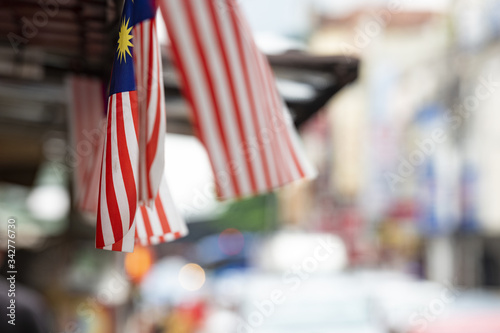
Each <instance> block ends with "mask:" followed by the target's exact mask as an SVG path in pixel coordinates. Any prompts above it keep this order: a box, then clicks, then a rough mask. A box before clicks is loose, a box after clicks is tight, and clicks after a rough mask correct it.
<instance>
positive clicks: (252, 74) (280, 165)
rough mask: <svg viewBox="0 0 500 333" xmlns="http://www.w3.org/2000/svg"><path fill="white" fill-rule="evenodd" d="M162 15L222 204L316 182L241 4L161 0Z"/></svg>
mask: <svg viewBox="0 0 500 333" xmlns="http://www.w3.org/2000/svg"><path fill="white" fill-rule="evenodd" d="M160 8H161V12H162V15H163V18H164V20H165V23H166V26H167V32H168V35H169V39H170V47H171V51H172V57H173V60H174V62H175V65H176V66H175V67H176V69H177V71H178V73H179V77H180V78H181V81H182V82H181V83H182V88H183V93H184V95H185V97H186V99H187V100H188V102H189V104H190V109H191V116H192V117H191V118H192V119H193V126H194V129H195V132H196V134H197V136H198V138H199V139H200V141H201V142H202V144H203V145H204V146H205V148H206V150H207V152H208V155H209V157H210V162H211V164H212V169H213V172H214V176H215V182H216V184H215V185H216V192H217V195H218V197H219V198H220V199H231V198H241V197H246V196H250V195H255V194H260V193H265V192H269V191H271V190H272V189H274V188H277V187H280V186H283V185H285V184H288V183H291V182H293V181H296V180H299V179H305V178H313V177H315V175H316V171H315V170H314V168H313V167H312V165H310V164H309V162H308V161H307V159H306V157H305V154H304V152H303V149H302V148H301V147H300V142H299V139H298V134H297V132H296V130H295V129H294V127H293V124H292V120H291V117H290V115H289V112H288V110H287V108H286V106H285V105H284V103H283V101H282V99H281V97H280V96H279V94H278V91H277V87H276V83H275V80H274V77H273V73H272V72H271V69H270V66H269V64H268V62H267V59H266V58H265V57H264V56H263V54H261V53H260V51H259V50H258V49H257V47H256V45H255V42H254V40H253V37H252V34H251V31H250V29H249V28H248V25H247V23H246V21H245V19H244V17H243V15H242V13H241V12H240V9H239V7H238V5H237V3H236V2H235V1H234V0H162V1H161V2H160Z"/></svg>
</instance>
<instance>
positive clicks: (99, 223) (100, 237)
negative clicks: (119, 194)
mask: <svg viewBox="0 0 500 333" xmlns="http://www.w3.org/2000/svg"><path fill="white" fill-rule="evenodd" d="M112 98H113V96H111V97H110V98H109V102H108V115H110V114H111V99H112ZM110 133H111V131H110V123H109V122H108V126H107V137H108V138H109V137H110ZM108 144H109V141H106V145H108ZM106 151H107V147H106V149H103V152H102V154H103V157H102V161H101V173H102V169H103V163H104V153H105V152H106ZM101 182H102V177H100V179H99V188H102V184H101ZM101 193H102V192H101V191H99V198H98V201H97V228H96V235H95V238H96V240H95V243H96V247H101V248H102V247H103V246H104V236H103V234H102V220H101Z"/></svg>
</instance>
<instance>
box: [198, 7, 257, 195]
mask: <svg viewBox="0 0 500 333" xmlns="http://www.w3.org/2000/svg"><path fill="white" fill-rule="evenodd" d="M207 4H208V8H209V12H210V16H211V19H212V23H213V25H214V28H215V32H216V37H217V42H218V44H219V50H220V52H221V55H222V59H223V62H224V69H225V75H226V78H227V80H228V81H229V90H230V92H231V94H230V97H231V102H232V104H233V107H234V111H235V115H236V122H237V126H238V134H239V137H240V141H241V143H242V144H245V143H247V138H248V134H247V133H245V128H244V126H243V121H242V119H241V113H242V111H241V109H240V103H241V101H238V97H237V96H236V84H235V82H234V78H233V75H232V70H231V67H230V64H229V59H228V55H227V50H226V43H228V41H226V40H223V36H222V32H221V27H220V22H219V20H218V17H217V13H216V12H215V10H216V9H215V7H214V2H213V1H208V3H207ZM243 155H244V159H245V162H246V166H247V171H248V175H249V176H250V185H251V188H252V192H254V193H255V192H257V185H256V181H255V170H254V169H253V166H252V163H251V161H250V159H249V156H248V154H243Z"/></svg>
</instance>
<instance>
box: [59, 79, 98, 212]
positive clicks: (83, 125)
mask: <svg viewBox="0 0 500 333" xmlns="http://www.w3.org/2000/svg"><path fill="white" fill-rule="evenodd" d="M66 86H67V89H68V97H69V108H68V110H69V113H68V116H69V117H68V118H69V122H70V129H71V131H70V133H71V149H70V150H69V152H70V154H69V160H68V166H69V167H70V168H71V169H72V170H73V190H74V192H73V193H74V195H73V198H74V203H75V207H76V208H77V209H78V210H79V211H85V212H92V213H94V214H95V212H97V199H98V193H99V176H100V169H99V168H96V165H101V159H102V146H103V143H104V134H105V130H104V128H103V125H104V121H105V106H104V98H101V96H102V97H103V91H104V90H103V84H102V82H101V80H100V79H98V78H91V77H84V76H69V77H68V78H67V79H66Z"/></svg>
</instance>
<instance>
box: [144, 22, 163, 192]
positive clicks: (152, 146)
mask: <svg viewBox="0 0 500 333" xmlns="http://www.w3.org/2000/svg"><path fill="white" fill-rule="evenodd" d="M143 46H144V44H143ZM148 46H149V47H148V55H149V57H148V64H147V69H146V71H147V79H148V86H147V103H146V109H145V110H144V111H145V112H146V113H147V116H146V118H145V119H146V123H145V124H144V125H145V127H144V129H145V130H146V183H147V189H148V198H153V190H152V189H151V179H150V177H151V175H150V168H151V165H152V164H153V160H154V156H155V155H156V147H157V146H158V142H157V141H156V142H151V141H149V138H148V137H149V133H148V129H149V125H148V123H149V116H150V114H149V105H150V104H151V97H152V96H151V86H152V84H153V75H154V74H156V73H152V67H153V52H154V51H153V24H151V23H150V24H149V40H148ZM158 105H159V104H158ZM155 112H156V117H155V128H154V129H153V138H152V140H155V139H156V140H158V137H157V136H158V132H159V130H158V126H159V124H158V116H159V114H158V110H155ZM155 132H156V137H155Z"/></svg>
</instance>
